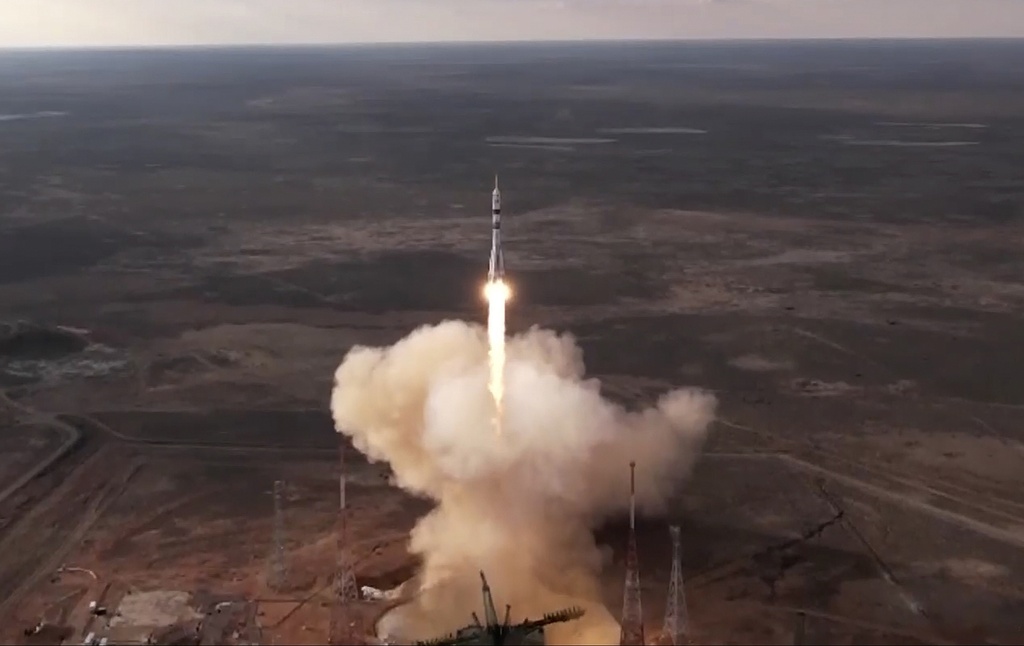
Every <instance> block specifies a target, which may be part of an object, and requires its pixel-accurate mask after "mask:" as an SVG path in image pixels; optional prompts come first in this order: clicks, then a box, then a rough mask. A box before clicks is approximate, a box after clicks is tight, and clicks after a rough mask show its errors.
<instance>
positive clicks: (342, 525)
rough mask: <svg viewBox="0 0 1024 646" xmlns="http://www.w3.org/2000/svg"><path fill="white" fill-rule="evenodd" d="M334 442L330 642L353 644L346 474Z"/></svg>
mask: <svg viewBox="0 0 1024 646" xmlns="http://www.w3.org/2000/svg"><path fill="white" fill-rule="evenodd" d="M340 439H341V438H340V436H339V442H338V470H339V471H338V496H339V497H338V515H337V519H336V522H335V537H336V539H337V546H336V549H337V554H336V562H335V571H334V580H333V582H332V584H331V597H332V599H331V624H330V637H329V639H330V643H332V644H356V643H359V641H358V640H357V639H355V637H356V636H355V635H353V634H352V633H353V632H354V629H355V628H357V627H356V626H354V625H353V619H354V617H353V613H351V612H350V609H351V604H352V603H353V602H355V601H358V600H359V588H358V587H357V585H356V576H355V573H354V572H353V571H352V564H351V563H350V559H349V558H348V555H347V554H346V547H347V546H348V501H347V500H346V497H345V493H346V492H345V485H346V482H347V474H346V472H345V445H344V444H343V443H342V442H341V441H340Z"/></svg>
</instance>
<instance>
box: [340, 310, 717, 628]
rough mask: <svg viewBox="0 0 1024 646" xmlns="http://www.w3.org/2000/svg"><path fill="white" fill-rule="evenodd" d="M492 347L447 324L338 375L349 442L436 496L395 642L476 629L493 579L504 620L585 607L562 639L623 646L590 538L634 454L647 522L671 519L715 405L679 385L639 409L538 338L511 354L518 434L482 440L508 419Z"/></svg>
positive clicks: (507, 430) (511, 410)
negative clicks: (483, 587)
mask: <svg viewBox="0 0 1024 646" xmlns="http://www.w3.org/2000/svg"><path fill="white" fill-rule="evenodd" d="M495 300H497V301H499V302H503V301H501V299H495ZM488 341H489V339H488V334H487V333H486V332H485V331H484V330H483V329H482V328H481V327H480V326H477V325H470V324H467V323H464V322H461V321H447V322H444V323H441V324H439V325H436V326H427V327H423V328H420V329H418V330H416V331H414V332H412V333H411V334H410V335H409V336H407V337H406V338H404V339H402V340H401V341H399V342H398V343H396V344H395V345H393V346H391V347H387V348H370V347H355V348H353V349H352V350H351V351H350V352H349V353H348V355H347V356H346V357H345V359H344V361H343V362H342V364H341V365H340V366H339V367H338V370H337V372H336V374H335V386H334V391H333V393H332V397H331V409H332V413H333V416H334V421H335V426H336V428H337V429H338V430H339V432H342V433H345V434H346V435H349V436H351V438H352V441H353V444H354V445H355V446H356V448H358V449H359V450H360V451H362V452H363V453H365V454H366V455H367V456H368V457H369V458H370V459H371V460H384V461H387V462H388V463H389V464H390V466H391V468H392V470H393V472H394V475H395V480H396V482H397V484H398V485H399V486H400V487H402V488H403V489H405V490H407V491H409V492H412V493H414V494H419V495H423V496H428V497H430V498H432V499H433V500H435V501H437V507H436V508H435V509H434V510H433V511H432V512H431V513H429V514H428V515H427V516H425V517H424V518H422V519H420V521H419V522H418V524H417V525H416V527H415V528H414V530H413V532H412V535H411V540H410V551H411V552H412V553H414V554H416V555H418V556H420V557H422V561H423V567H422V571H421V572H420V574H419V577H418V583H419V588H420V590H421V591H422V593H421V594H420V595H419V596H418V598H417V599H416V601H415V602H414V603H412V604H410V605H408V606H404V607H402V608H401V610H400V611H399V612H396V613H393V614H392V615H391V616H389V621H390V622H391V624H392V629H393V630H394V631H395V633H396V635H395V637H396V638H398V639H399V640H400V641H401V642H402V643H409V641H410V640H414V639H423V638H429V637H434V636H437V635H440V634H444V633H446V632H448V631H451V630H454V629H456V628H458V627H460V626H463V625H465V624H466V623H468V620H469V613H470V612H472V611H476V612H477V613H478V614H479V611H480V587H479V577H478V574H477V572H478V571H479V570H484V571H485V572H486V573H487V576H488V579H489V581H490V582H491V585H492V588H493V591H494V594H495V602H496V604H497V605H498V608H499V612H500V610H501V607H502V606H503V605H504V604H511V605H512V613H513V620H514V621H517V620H521V619H523V618H524V617H527V616H529V617H532V618H537V617H539V616H540V615H541V614H542V613H544V612H548V611H552V610H556V609H558V608H561V607H564V606H567V605H571V604H574V603H575V604H579V605H582V606H584V607H585V608H586V609H587V616H585V617H584V618H583V619H582V620H581V621H578V622H572V623H569V624H562V625H559V624H556V625H554V626H551V627H550V628H549V630H548V632H547V639H548V643H578V644H582V643H588V644H600V643H616V641H617V639H618V631H619V629H618V624H617V622H615V620H614V619H613V618H612V617H611V615H610V614H609V613H608V612H607V610H605V608H604V604H603V599H602V598H601V591H600V588H599V585H598V576H597V575H598V574H599V573H600V570H601V568H602V566H603V564H604V560H605V558H606V555H605V554H604V553H602V551H601V550H600V549H599V548H598V546H597V545H596V544H595V542H594V539H593V534H592V532H591V529H592V528H593V527H595V526H596V525H598V524H600V523H601V522H602V521H603V520H604V519H606V518H608V517H609V516H611V515H614V514H619V513H622V512H623V511H624V510H625V509H627V508H628V498H629V467H628V463H629V461H630V460H631V459H632V460H636V462H637V482H636V487H637V505H638V508H639V510H640V512H641V513H649V514H650V513H658V512H660V511H662V510H663V509H664V507H665V506H666V505H667V504H668V503H669V501H670V500H671V498H672V495H673V493H674V492H675V491H676V489H677V487H678V485H680V484H681V482H682V480H683V479H685V477H686V475H687V474H688V473H689V470H690V467H691V465H692V463H693V461H694V460H695V459H696V456H697V453H698V451H699V449H700V446H701V445H702V443H703V440H704V437H705V432H706V429H707V427H708V424H709V423H710V422H711V420H712V418H713V416H714V409H715V404H716V402H715V399H714V398H713V397H712V396H710V395H708V394H704V393H702V392H698V391H693V390H677V391H672V392H669V393H667V394H665V395H663V396H662V397H661V399H660V400H659V401H658V402H657V404H656V405H655V406H653V407H651V408H648V409H646V410H642V411H635V412H634V411H627V410H625V409H623V408H622V407H620V406H618V405H616V404H614V403H612V402H610V401H608V400H606V399H604V398H603V397H602V396H601V393H600V385H599V383H598V382H597V381H596V380H592V379H590V380H587V379H584V366H583V355H582V352H581V351H580V349H579V347H577V345H576V343H575V342H574V340H573V339H572V338H571V337H570V336H569V335H567V334H566V335H558V334H556V333H554V332H552V331H549V330H542V329H538V328H533V329H531V330H529V331H528V332H526V333H524V334H521V335H515V336H511V337H509V338H508V339H507V343H506V344H505V345H504V349H505V351H506V353H507V356H506V357H505V358H506V359H507V362H506V364H505V371H504V374H505V379H504V381H503V382H502V385H503V387H504V390H503V391H502V392H501V394H502V396H503V404H504V406H503V412H504V429H503V432H502V434H501V435H495V434H494V433H482V432H481V430H483V429H486V428H488V426H489V424H490V423H491V422H492V415H493V412H494V403H493V400H492V398H493V394H492V393H490V392H488V386H489V385H490V384H491V383H492V380H491V372H490V368H489V366H488V352H489V349H490V347H491V346H490V344H489V342H488ZM616 603H618V601H616Z"/></svg>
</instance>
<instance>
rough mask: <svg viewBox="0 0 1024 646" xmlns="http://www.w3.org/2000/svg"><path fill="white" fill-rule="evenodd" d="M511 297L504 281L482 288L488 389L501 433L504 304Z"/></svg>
mask: <svg viewBox="0 0 1024 646" xmlns="http://www.w3.org/2000/svg"><path fill="white" fill-rule="evenodd" d="M511 296H512V290H511V289H509V287H508V285H506V284H505V281H503V280H501V279H497V280H493V281H489V282H488V283H487V284H486V285H485V286H484V297H485V298H487V304H488V306H487V342H488V359H489V362H490V368H491V378H490V381H489V383H488V385H487V386H488V389H489V390H490V391H491V398H492V399H493V400H494V429H495V431H496V432H497V433H501V415H502V405H503V403H504V399H505V303H506V302H507V301H508V299H509V298H510V297H511Z"/></svg>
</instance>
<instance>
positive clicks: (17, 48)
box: [0, 36, 1024, 52]
mask: <svg viewBox="0 0 1024 646" xmlns="http://www.w3.org/2000/svg"><path fill="white" fill-rule="evenodd" d="M950 41H957V42H965V41H986V42H994V41H998V42H1024V36H842V37H839V36H801V37H789V36H785V37H784V36H761V37H749V36H738V37H703V36H696V37H681V38H573V39H568V38H531V39H508V40H379V41H350V42H338V41H314V42H303V41H292V42H277V43H266V42H241V43H214V42H211V43H154V44H134V43H130V44H111V45H96V44H62V45H0V52H38V51H83V50H92V51H140V50H188V49H283V48H293V49H303V48H309V49H312V48H328V47H334V48H345V47H380V46H396V45H397V46H474V45H476V46H479V45H586V44H638V43H639V44H659V43H660V44H677V43H821V42H833V43H838V42H950Z"/></svg>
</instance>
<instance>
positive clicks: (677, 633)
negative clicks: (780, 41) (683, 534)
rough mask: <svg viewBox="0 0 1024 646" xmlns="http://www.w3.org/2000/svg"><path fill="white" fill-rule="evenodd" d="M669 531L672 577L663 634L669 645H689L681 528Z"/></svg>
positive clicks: (674, 527)
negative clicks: (670, 536) (670, 537)
mask: <svg viewBox="0 0 1024 646" xmlns="http://www.w3.org/2000/svg"><path fill="white" fill-rule="evenodd" d="M668 531H669V533H670V534H671V535H672V575H671V577H670V578H669V581H668V598H667V600H666V601H665V627H664V629H663V630H662V634H663V636H664V638H665V639H666V640H667V641H668V643H669V644H674V645H675V646H679V645H680V644H686V643H689V639H688V635H689V632H690V616H689V613H687V611H686V592H685V591H684V590H683V563H682V547H681V543H682V541H681V539H680V533H679V527H678V526H676V525H673V526H672V527H669V528H668Z"/></svg>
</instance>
